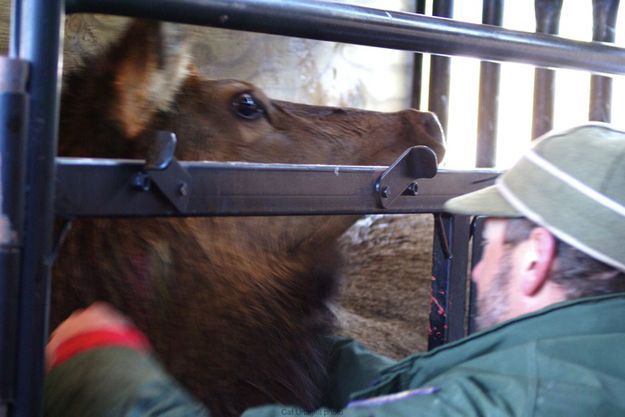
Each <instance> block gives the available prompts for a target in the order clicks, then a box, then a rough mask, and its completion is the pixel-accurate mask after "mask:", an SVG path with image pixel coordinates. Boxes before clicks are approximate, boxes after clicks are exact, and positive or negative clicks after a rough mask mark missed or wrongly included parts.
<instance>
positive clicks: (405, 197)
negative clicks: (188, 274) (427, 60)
mask: <svg viewBox="0 0 625 417" xmlns="http://www.w3.org/2000/svg"><path fill="white" fill-rule="evenodd" d="M416 4H417V8H416V11H417V12H423V10H424V4H425V2H424V1H421V0H419V1H417V2H416ZM561 4H562V1H561V0H559V1H558V0H536V13H537V21H538V24H537V32H539V33H536V34H529V33H524V32H517V31H512V30H505V29H502V28H499V27H497V25H500V24H501V16H502V7H503V1H502V0H485V1H484V11H483V23H484V24H488V26H487V25H478V24H469V23H463V22H458V21H453V20H449V19H441V18H439V17H429V16H424V15H421V14H412V13H403V12H393V11H382V10H376V9H370V8H365V7H359V6H353V5H345V4H335V3H327V2H321V1H314V0H241V1H236V2H234V1H230V0H108V1H105V2H103V1H101V0H65V1H63V0H14V3H13V7H12V13H13V19H12V26H11V37H10V56H9V57H3V58H0V152H1V155H0V156H1V158H2V159H1V175H2V177H1V181H2V217H1V218H0V244H1V245H2V246H1V250H0V341H1V342H0V417H4V416H11V417H13V416H20V417H22V416H23V417H26V416H29V417H30V416H37V415H40V414H41V399H42V390H41V387H42V380H43V349H44V345H45V341H46V339H47V332H48V329H47V312H48V299H49V273H50V267H51V263H52V259H53V258H52V255H51V254H52V251H53V238H52V224H53V218H54V216H55V214H58V215H65V216H76V217H81V216H82V217H88V216H96V217H97V216H113V215H114V216H157V215H158V216H225V215H228V216H243V215H285V214H290V215H301V214H306V215H310V214H361V213H362V214H364V213H434V214H435V215H436V218H437V221H436V223H435V224H436V233H435V239H434V263H433V275H434V276H435V277H436V279H435V280H434V283H433V295H434V296H435V297H436V300H435V303H434V304H433V305H435V306H436V305H440V306H442V307H443V308H441V309H439V308H432V315H431V327H432V335H431V337H430V347H435V346H437V345H439V344H441V343H445V342H446V341H449V340H455V339H458V338H460V337H463V336H464V335H465V334H466V332H467V328H466V327H467V326H466V324H465V323H466V310H467V301H466V296H465V294H466V290H467V280H466V275H467V274H466V271H467V266H468V264H469V260H468V253H469V252H468V244H469V235H470V228H471V224H470V219H469V218H467V217H463V216H450V215H448V214H445V213H443V212H442V204H443V203H444V201H446V200H447V199H449V198H451V197H453V196H457V195H460V194H463V193H465V192H469V191H472V190H476V189H479V188H481V187H484V186H486V185H490V184H492V182H493V181H494V178H495V177H496V175H497V172H495V171H494V170H492V169H488V168H487V167H490V166H493V164H494V145H493V143H494V142H493V138H494V137H495V132H494V127H493V125H492V124H489V123H487V120H488V119H489V118H492V117H493V114H495V112H496V100H495V98H496V96H497V84H498V73H499V68H498V64H497V63H495V62H504V61H509V62H522V63H530V64H534V65H536V66H539V67H543V68H575V69H582V70H586V71H591V72H593V73H595V74H596V75H594V76H593V78H592V90H591V91H592V104H591V112H590V115H589V118H591V119H592V120H604V121H607V120H608V119H609V111H608V109H609V102H610V79H609V78H607V77H605V75H609V74H622V73H625V50H624V49H620V48H617V47H614V46H611V45H609V44H607V43H604V42H611V41H613V40H614V25H615V16H616V10H617V7H618V1H609V0H603V1H602V0H595V1H593V5H594V10H595V13H594V14H595V15H594V22H595V31H594V32H595V33H594V40H595V41H600V42H602V43H599V42H579V41H572V40H567V39H562V38H558V37H555V36H553V35H552V34H554V33H557V26H558V19H559V10H560V7H561ZM452 9H453V2H452V1H451V0H442V1H434V15H435V16H442V17H450V16H451V15H452ZM78 12H88V13H105V14H114V15H122V16H135V17H148V18H153V19H159V20H166V21H172V22H179V23H188V24H196V25H207V26H214V27H221V28H227V29H239V30H247V31H255V32H263V33H271V34H277V35H284V36H294V37H303V38H311V39H318V40H328V41H336V42H346V43H354V44H361V45H369V46H378V47H385V48H392V49H399V50H406V51H413V52H419V53H432V54H435V55H436V56H433V59H432V70H431V76H430V80H431V81H430V91H431V94H430V103H429V109H430V110H432V111H434V112H436V113H437V114H438V115H439V118H440V119H441V121H442V122H443V125H444V124H445V121H446V119H447V111H446V106H445V103H444V100H442V99H441V98H442V97H444V96H445V95H446V92H447V91H448V90H447V89H448V85H449V79H448V74H449V58H447V57H446V56H453V55H464V56H472V57H478V58H481V59H484V60H486V61H488V62H483V64H482V73H481V74H482V77H481V80H482V81H481V87H480V114H479V120H478V126H479V137H480V141H479V144H478V166H480V167H486V168H484V169H475V170H467V171H453V170H439V171H438V173H437V174H436V176H434V177H433V178H424V179H418V192H417V193H416V195H415V193H414V192H412V193H410V192H405V193H403V194H402V193H395V194H393V195H390V196H389V195H385V191H384V187H383V186H381V184H382V182H383V181H397V184H400V185H401V187H404V188H405V187H408V186H409V185H410V184H411V183H412V182H413V181H414V180H415V179H416V178H418V177H420V176H422V175H425V174H426V173H424V171H427V169H425V168H424V165H423V161H424V160H423V159H421V158H422V157H423V158H427V157H425V156H423V155H422V154H420V153H419V151H418V150H417V151H413V152H412V153H411V154H410V155H409V156H407V157H406V158H405V159H403V160H398V164H410V163H411V162H410V161H413V160H414V161H417V163H416V165H415V164H413V168H414V169H412V171H413V172H416V174H415V175H413V178H408V177H406V176H405V175H398V174H397V172H398V171H397V170H393V166H391V167H346V166H306V165H284V164H282V165H274V164H220V163H195V162H193V163H192V162H184V161H182V162H180V163H179V164H177V165H176V166H178V167H179V168H180V167H181V168H182V169H183V170H185V171H186V172H187V173H188V174H189V181H190V182H191V185H192V186H191V188H190V191H189V192H188V193H178V194H175V193H174V194H172V195H170V196H168V197H163V195H161V194H160V193H157V192H155V191H150V190H147V191H144V190H141V187H135V188H134V189H129V188H128V187H125V188H126V191H124V192H123V193H120V192H119V190H120V181H121V182H122V183H123V182H124V181H125V180H124V178H129V177H132V178H135V174H139V173H141V172H143V171H144V170H145V162H144V161H134V162H128V161H115V160H91V161H90V162H87V161H85V160H82V161H76V160H71V159H66V158H56V157H55V155H56V144H57V137H56V135H57V130H58V129H57V127H58V113H59V112H58V104H59V88H60V78H59V74H58V70H57V68H58V59H59V55H60V53H61V39H60V37H61V34H62V30H61V29H62V22H63V16H64V15H65V14H66V13H67V14H70V13H78ZM415 57H416V58H415V62H416V65H415V71H416V73H417V74H418V72H419V70H420V65H419V62H420V60H419V55H418V54H417V55H416V56H415ZM535 89H536V95H535V97H536V98H535V106H534V114H535V117H534V134H535V135H538V134H540V133H543V132H544V131H546V130H548V129H549V127H550V126H551V116H550V115H551V113H550V112H551V109H552V107H553V105H552V101H553V72H552V70H551V69H542V68H539V69H536V83H535ZM416 94H418V92H417V93H416ZM416 97H417V95H415V100H416ZM413 101H414V100H413ZM413 104H414V103H413ZM411 155H412V156H411ZM415 155H416V156H415ZM419 161H421V162H419ZM422 168H423V169H422ZM336 172H339V173H340V175H335V174H336ZM167 175H176V173H172V172H170V173H169V174H167ZM167 175H166V177H167ZM197 184H202V185H201V186H198V185H197ZM217 184H219V187H217ZM277 184H279V185H280V187H282V186H284V187H283V188H281V191H280V193H281V194H280V197H281V198H280V199H276V198H275V197H276V191H275V190H276V189H278V188H280V187H277V186H276V185H277ZM126 185H127V184H126ZM137 188H138V189H137ZM402 189H403V188H402ZM86 190H89V192H90V199H89V200H88V201H82V200H81V196H82V195H84V193H85V192H86ZM93 190H95V191H93ZM224 190H225V191H224ZM234 190H236V194H237V196H238V197H239V198H234V192H233V191H234ZM320 194H323V197H321V198H320V197H319V195H320ZM241 195H244V196H245V198H243V199H241V198H240V196H241ZM311 195H315V196H316V197H315V198H314V199H311V198H309V196H311ZM389 197H392V199H393V202H392V203H389V202H388V199H389ZM130 199H132V201H133V205H129V204H127V203H128V201H130ZM311 201H314V203H311ZM478 224H479V222H478ZM478 252H479V249H478V248H477V247H476V248H475V250H474V251H473V257H474V258H476V257H477V256H479V253H478Z"/></svg>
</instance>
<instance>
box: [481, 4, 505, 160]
mask: <svg viewBox="0 0 625 417" xmlns="http://www.w3.org/2000/svg"><path fill="white" fill-rule="evenodd" d="M482 7H483V11H482V23H484V24H487V25H495V26H501V22H502V20H503V0H485V1H484V3H483V6H482ZM500 67H501V66H500V65H499V64H497V63H494V62H488V61H482V63H481V64H480V99H479V106H478V118H477V151H476V166H477V167H478V168H490V167H493V166H495V158H496V153H497V142H496V140H497V113H498V109H499V73H500Z"/></svg>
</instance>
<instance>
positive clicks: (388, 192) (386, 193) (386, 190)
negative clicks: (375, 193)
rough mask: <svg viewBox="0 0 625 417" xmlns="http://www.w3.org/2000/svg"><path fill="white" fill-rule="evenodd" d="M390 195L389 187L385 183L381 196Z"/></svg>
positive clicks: (387, 196) (386, 196)
mask: <svg viewBox="0 0 625 417" xmlns="http://www.w3.org/2000/svg"><path fill="white" fill-rule="evenodd" d="M390 196H391V187H390V186H388V185H385V186H384V187H382V198H389V197H390Z"/></svg>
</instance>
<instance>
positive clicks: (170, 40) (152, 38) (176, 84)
mask: <svg viewBox="0 0 625 417" xmlns="http://www.w3.org/2000/svg"><path fill="white" fill-rule="evenodd" d="M190 50H191V41H190V36H188V34H187V31H185V30H184V29H182V28H180V26H179V25H174V24H170V23H161V22H157V21H150V20H136V21H134V22H133V23H131V24H130V26H129V27H128V29H127V30H126V33H125V34H124V35H123V36H122V37H121V39H120V41H119V42H118V43H117V45H116V46H115V47H114V48H113V51H112V54H113V56H112V58H113V59H112V60H111V61H110V62H112V65H113V68H112V73H113V89H114V94H115V97H116V100H114V102H115V105H114V106H113V107H112V108H111V112H112V114H111V115H110V116H112V119H113V120H115V121H116V122H117V123H118V124H119V126H120V127H121V129H122V131H123V132H124V134H125V135H126V137H127V138H129V139H134V138H136V137H137V136H139V135H140V134H141V133H142V132H143V131H144V130H145V129H146V128H147V127H148V124H149V123H150V121H151V120H152V118H153V117H154V115H156V114H157V113H158V112H159V111H163V110H167V109H168V108H169V106H170V104H171V103H172V101H173V99H174V97H175V95H176V93H177V92H178V90H179V89H180V86H181V85H182V83H183V82H184V80H185V79H186V77H187V75H188V68H189V57H190Z"/></svg>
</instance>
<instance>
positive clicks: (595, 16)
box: [588, 0, 619, 122]
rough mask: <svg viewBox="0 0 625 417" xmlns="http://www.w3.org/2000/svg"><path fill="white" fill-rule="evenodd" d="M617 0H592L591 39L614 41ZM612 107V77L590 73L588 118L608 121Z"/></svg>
mask: <svg viewBox="0 0 625 417" xmlns="http://www.w3.org/2000/svg"><path fill="white" fill-rule="evenodd" d="M618 6H619V0H593V2H592V22H593V30H592V40H593V41H597V42H614V37H615V30H614V29H615V26H616V16H617V14H618ZM611 109H612V78H610V77H604V76H601V75H592V76H591V78H590V109H589V112H588V120H595V121H600V122H609V121H610V119H611Z"/></svg>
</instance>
